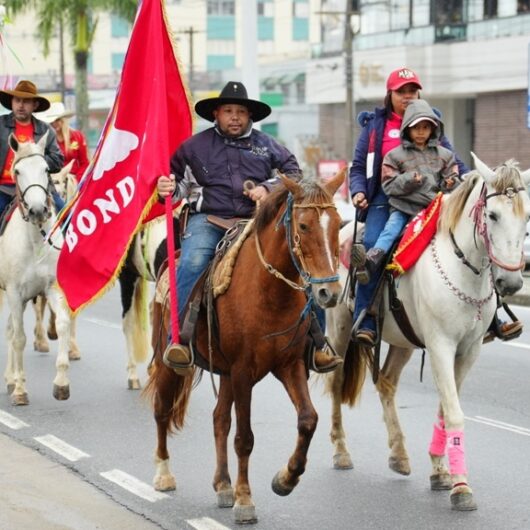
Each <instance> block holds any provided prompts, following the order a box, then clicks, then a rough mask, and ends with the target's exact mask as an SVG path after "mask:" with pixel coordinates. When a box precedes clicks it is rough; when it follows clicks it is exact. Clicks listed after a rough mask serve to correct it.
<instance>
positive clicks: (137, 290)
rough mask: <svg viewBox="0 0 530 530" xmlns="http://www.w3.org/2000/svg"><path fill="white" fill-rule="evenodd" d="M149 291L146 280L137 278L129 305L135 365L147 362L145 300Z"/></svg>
mask: <svg viewBox="0 0 530 530" xmlns="http://www.w3.org/2000/svg"><path fill="white" fill-rule="evenodd" d="M148 294H149V289H148V285H147V280H145V279H144V278H138V281H137V282H136V285H135V287H134V295H133V296H134V300H133V303H132V305H131V309H130V310H131V311H132V315H131V317H132V319H131V320H132V322H134V324H133V325H132V335H133V336H132V349H133V357H134V360H135V361H136V362H137V363H144V362H145V361H146V360H147V354H148V349H149V335H148V329H149V319H148V313H147V299H148Z"/></svg>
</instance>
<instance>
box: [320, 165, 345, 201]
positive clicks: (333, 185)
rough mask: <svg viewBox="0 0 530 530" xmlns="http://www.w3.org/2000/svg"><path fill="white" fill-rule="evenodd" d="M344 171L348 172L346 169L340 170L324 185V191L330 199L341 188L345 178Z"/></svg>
mask: <svg viewBox="0 0 530 530" xmlns="http://www.w3.org/2000/svg"><path fill="white" fill-rule="evenodd" d="M346 171H348V168H347V167H344V168H342V169H341V170H340V171H339V172H337V173H336V174H335V176H334V177H332V178H331V179H330V180H328V181H327V182H326V183H325V184H324V186H323V187H324V189H325V190H326V191H327V192H328V193H329V194H330V195H331V197H333V195H335V193H336V191H337V190H338V189H339V188H340V187H341V186H342V183H343V182H344V179H345V178H346Z"/></svg>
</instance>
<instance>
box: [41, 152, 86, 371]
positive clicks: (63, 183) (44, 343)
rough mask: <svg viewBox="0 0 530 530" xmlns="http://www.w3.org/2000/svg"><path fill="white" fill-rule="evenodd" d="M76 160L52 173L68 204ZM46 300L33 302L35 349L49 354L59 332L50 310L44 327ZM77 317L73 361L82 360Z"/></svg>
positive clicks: (72, 339) (74, 184) (72, 336)
mask: <svg viewBox="0 0 530 530" xmlns="http://www.w3.org/2000/svg"><path fill="white" fill-rule="evenodd" d="M73 163H74V160H70V162H68V164H66V165H65V166H64V167H63V168H62V169H61V171H59V173H52V174H51V175H50V177H51V180H52V183H53V185H54V187H55V189H56V191H57V193H59V195H60V196H61V197H62V198H63V199H64V200H65V201H66V202H68V201H69V200H70V199H71V198H72V197H73V196H74V195H75V193H76V191H77V179H76V177H75V175H73V174H72V173H70V171H71V169H72V165H73ZM46 304H47V301H46V298H45V297H44V296H40V295H39V296H37V298H35V299H34V300H33V309H34V311H35V328H34V335H35V337H34V341H33V349H34V350H35V351H39V352H49V351H50V345H49V343H48V339H50V340H57V330H56V327H55V313H54V312H53V311H52V310H51V309H50V318H49V321H48V329H47V330H46V329H45V327H44V312H45V310H46ZM76 318H77V317H76V316H75V317H72V320H71V333H70V342H69V345H68V358H69V359H70V360H71V361H77V360H79V359H81V351H80V349H79V345H78V344H77V340H76Z"/></svg>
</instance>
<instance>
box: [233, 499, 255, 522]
mask: <svg viewBox="0 0 530 530" xmlns="http://www.w3.org/2000/svg"><path fill="white" fill-rule="evenodd" d="M232 509H233V510H234V520H235V522H236V523H237V524H254V523H257V522H258V517H257V515H256V507H255V506H254V505H253V504H245V505H237V504H236V505H235V506H234V507H233V508H232Z"/></svg>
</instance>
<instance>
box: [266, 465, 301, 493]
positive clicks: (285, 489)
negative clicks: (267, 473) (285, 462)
mask: <svg viewBox="0 0 530 530" xmlns="http://www.w3.org/2000/svg"><path fill="white" fill-rule="evenodd" d="M284 473H285V470H283V469H281V470H280V471H278V473H276V475H275V476H274V478H273V479H272V484H271V487H272V491H274V493H276V495H280V496H281V497H285V496H286V495H289V493H291V491H293V489H294V487H295V486H296V484H298V480H297V481H296V483H295V484H293V485H292V486H291V485H289V484H286V483H285V482H284V481H283V480H282V475H283V474H284Z"/></svg>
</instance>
